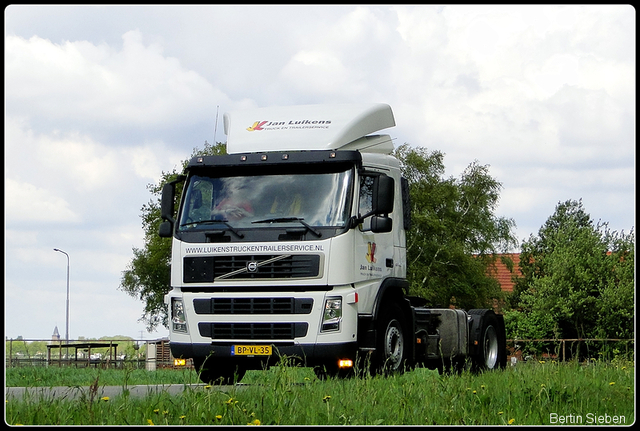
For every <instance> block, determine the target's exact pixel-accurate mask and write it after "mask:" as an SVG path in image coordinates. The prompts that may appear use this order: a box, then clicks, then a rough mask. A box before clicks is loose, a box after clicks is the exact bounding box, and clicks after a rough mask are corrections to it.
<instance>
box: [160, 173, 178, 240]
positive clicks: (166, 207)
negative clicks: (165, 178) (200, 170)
mask: <svg viewBox="0 0 640 431" xmlns="http://www.w3.org/2000/svg"><path fill="white" fill-rule="evenodd" d="M184 180H185V176H184V175H178V177H177V178H176V179H175V180H173V181H169V182H168V183H166V184H165V185H164V186H162V198H161V200H160V216H161V217H162V220H163V221H162V223H160V228H159V229H158V235H159V236H160V237H161V238H168V237H171V236H172V235H173V224H174V223H175V221H176V220H175V219H174V218H173V205H174V202H173V201H174V199H175V194H176V183H179V182H181V181H184Z"/></svg>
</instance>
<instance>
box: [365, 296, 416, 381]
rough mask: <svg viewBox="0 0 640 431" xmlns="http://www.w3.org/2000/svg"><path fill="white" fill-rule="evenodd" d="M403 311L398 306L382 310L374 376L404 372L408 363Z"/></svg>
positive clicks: (378, 328) (378, 323)
mask: <svg viewBox="0 0 640 431" xmlns="http://www.w3.org/2000/svg"><path fill="white" fill-rule="evenodd" d="M405 328H406V325H405V321H404V318H403V314H402V311H401V310H400V307H399V306H398V305H397V304H392V305H391V306H389V307H388V308H386V309H384V310H382V312H381V314H380V318H379V319H378V322H377V328H376V329H377V337H378V339H377V342H376V358H377V360H376V361H374V364H373V365H374V369H373V370H372V374H376V373H377V372H381V373H382V374H393V373H398V372H403V371H404V368H405V366H406V363H407V352H408V344H407V341H408V339H407V334H406V332H405Z"/></svg>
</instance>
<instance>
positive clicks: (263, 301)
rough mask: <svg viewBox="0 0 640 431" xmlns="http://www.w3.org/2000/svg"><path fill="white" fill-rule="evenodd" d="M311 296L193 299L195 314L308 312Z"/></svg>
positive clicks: (309, 310) (310, 307)
mask: <svg viewBox="0 0 640 431" xmlns="http://www.w3.org/2000/svg"><path fill="white" fill-rule="evenodd" d="M312 307H313V299H312V298H211V299H194V300H193V308H194V310H195V312H196V314H309V313H311V309H312Z"/></svg>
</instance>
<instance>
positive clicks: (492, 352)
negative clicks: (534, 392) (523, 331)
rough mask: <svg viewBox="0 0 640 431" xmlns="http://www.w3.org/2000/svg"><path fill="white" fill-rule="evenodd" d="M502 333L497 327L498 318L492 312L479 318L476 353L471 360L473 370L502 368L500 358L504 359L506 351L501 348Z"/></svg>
mask: <svg viewBox="0 0 640 431" xmlns="http://www.w3.org/2000/svg"><path fill="white" fill-rule="evenodd" d="M501 335H502V331H501V330H500V327H499V325H498V318H497V317H496V315H495V314H494V313H493V312H487V313H485V314H484V315H483V316H482V317H481V321H480V333H479V337H478V340H477V341H478V344H477V346H476V353H475V355H474V357H473V358H472V365H473V370H474V371H476V372H479V371H484V370H496V369H498V368H502V367H503V363H504V361H503V360H502V356H505V357H506V351H504V350H505V349H504V348H503V347H504V346H501V342H502V344H504V341H503V340H502V338H503V337H502V336H501Z"/></svg>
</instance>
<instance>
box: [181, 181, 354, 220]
mask: <svg viewBox="0 0 640 431" xmlns="http://www.w3.org/2000/svg"><path fill="white" fill-rule="evenodd" d="M351 178H352V170H345V171H341V172H331V173H309V174H300V173H295V174H278V175H244V176H243V175H238V176H226V177H216V176H205V175H201V174H200V175H192V176H191V177H190V179H189V181H188V183H187V184H186V186H185V187H186V190H185V193H186V197H185V200H184V202H183V207H182V211H181V215H180V220H179V230H181V231H187V230H196V229H211V228H212V227H214V226H215V225H216V224H220V228H224V227H223V226H225V225H226V226H227V227H232V228H263V227H264V226H266V225H270V223H268V222H269V221H270V220H272V221H273V223H277V224H278V226H282V225H283V224H284V225H285V226H286V225H288V224H289V223H290V224H292V225H295V226H300V220H303V221H304V224H308V225H310V226H317V227H344V226H345V225H346V223H347V220H348V218H349V209H350V208H349V199H348V197H349V196H350V195H349V191H350V187H351ZM214 228H215V227H214Z"/></svg>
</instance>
